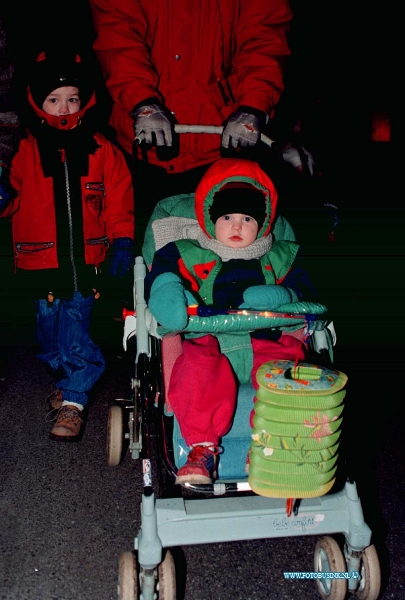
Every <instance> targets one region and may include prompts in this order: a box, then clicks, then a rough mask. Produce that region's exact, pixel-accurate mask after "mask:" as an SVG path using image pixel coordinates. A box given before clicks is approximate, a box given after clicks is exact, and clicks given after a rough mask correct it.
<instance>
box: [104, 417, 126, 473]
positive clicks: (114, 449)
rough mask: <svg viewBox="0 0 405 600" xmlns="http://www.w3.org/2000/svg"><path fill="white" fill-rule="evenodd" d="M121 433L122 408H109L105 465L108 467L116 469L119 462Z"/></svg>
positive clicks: (122, 428) (122, 427)
mask: <svg viewBox="0 0 405 600" xmlns="http://www.w3.org/2000/svg"><path fill="white" fill-rule="evenodd" d="M123 431H124V426H123V417H122V408H121V407H120V406H111V408H110V411H109V413H108V423H107V463H108V466H109V467H116V466H117V465H119V464H120V462H121V456H122V443H123Z"/></svg>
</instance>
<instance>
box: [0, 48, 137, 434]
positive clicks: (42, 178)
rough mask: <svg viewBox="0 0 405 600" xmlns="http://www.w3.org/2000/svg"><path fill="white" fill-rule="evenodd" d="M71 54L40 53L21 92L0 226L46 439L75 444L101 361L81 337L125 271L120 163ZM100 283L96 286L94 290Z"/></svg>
mask: <svg viewBox="0 0 405 600" xmlns="http://www.w3.org/2000/svg"><path fill="white" fill-rule="evenodd" d="M89 81H90V77H89V74H88V73H87V72H86V70H85V67H84V64H83V63H82V62H81V61H80V58H79V57H78V56H77V55H76V54H75V53H73V54H69V53H68V52H65V53H63V52H60V53H57V54H56V55H52V54H51V53H46V54H45V53H42V54H41V55H40V56H39V57H38V61H37V62H36V64H35V66H34V67H33V69H32V73H31V77H30V80H29V86H28V101H29V105H30V109H31V114H30V118H29V121H28V131H27V136H26V138H25V139H23V140H22V141H21V144H20V147H19V150H18V152H17V154H16V155H15V157H14V159H13V161H12V164H11V172H10V179H11V184H12V185H13V187H14V188H15V190H16V192H17V196H16V198H14V199H12V200H11V201H10V202H9V203H8V204H6V205H5V206H4V207H3V209H2V210H1V212H0V216H2V217H9V218H11V220H12V235H13V245H14V256H15V259H14V260H15V271H16V274H17V276H18V277H19V280H20V286H19V287H20V288H21V290H24V291H25V294H26V295H32V296H33V298H34V301H35V306H36V322H37V337H38V341H39V342H40V344H41V348H42V352H41V354H39V358H40V359H41V360H43V361H44V362H45V363H47V364H48V365H49V367H50V368H51V370H52V371H53V372H54V374H55V377H56V387H55V391H54V393H53V394H52V395H51V399H50V400H51V407H52V408H53V409H58V413H57V418H56V422H55V423H54V425H53V428H52V431H51V432H50V437H51V438H52V439H54V440H61V441H76V440H78V439H79V438H80V436H81V434H82V426H83V420H84V413H85V408H86V404H87V402H88V393H89V391H90V390H91V388H92V387H93V385H94V384H95V382H96V381H97V380H98V379H99V378H100V376H101V374H102V373H103V370H104V368H105V361H104V358H103V355H102V352H101V350H100V348H99V347H98V346H97V345H96V344H95V343H94V342H93V341H92V339H91V338H90V335H89V323H90V317H91V311H92V306H93V303H94V301H95V299H97V298H98V297H99V296H100V293H101V294H102V293H103V285H104V286H105V278H104V273H103V275H101V274H100V273H101V265H102V264H103V262H104V261H105V259H106V258H107V254H108V249H109V247H110V246H112V249H113V259H112V262H111V274H112V275H118V276H123V275H124V274H125V272H127V271H128V269H129V268H130V267H131V264H132V262H133V256H132V254H133V253H132V248H133V244H134V217H133V214H134V210H133V189H132V183H131V175H130V172H129V170H128V167H127V164H126V162H125V160H124V157H123V155H122V154H121V153H120V151H119V150H117V148H115V147H114V146H113V145H112V144H111V143H110V142H109V141H108V140H107V139H106V138H105V137H104V136H103V135H101V134H100V133H98V132H97V130H96V127H95V124H94V122H93V120H94V119H93V120H92V112H93V107H94V106H95V103H96V99H95V94H94V90H93V88H92V86H91V84H90V83H89ZM103 281H104V284H103Z"/></svg>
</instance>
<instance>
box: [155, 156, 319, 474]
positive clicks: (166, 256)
mask: <svg viewBox="0 0 405 600" xmlns="http://www.w3.org/2000/svg"><path fill="white" fill-rule="evenodd" d="M276 206H277V192H276V190H275V188H274V185H273V183H272V181H271V180H270V179H269V178H268V177H267V175H266V174H265V173H264V172H263V171H262V170H261V169H260V167H259V165H258V164H257V163H254V162H251V161H247V160H237V159H221V160H219V161H217V162H216V163H214V165H213V166H211V167H210V168H209V169H208V171H207V172H206V174H205V175H204V177H203V178H202V180H201V182H200V184H199V185H198V187H197V190H196V193H195V214H196V217H197V222H196V223H195V225H192V226H190V225H189V224H188V225H187V234H186V235H185V237H187V238H188V239H181V240H179V241H176V242H171V243H169V244H166V245H165V246H164V247H163V248H161V249H159V250H158V251H157V252H156V253H155V255H154V258H153V262H152V265H151V269H150V272H149V273H148V275H147V277H146V281H145V290H146V297H147V300H148V299H149V308H150V310H151V312H152V314H153V315H154V316H155V318H156V320H157V321H158V323H160V324H161V325H162V326H164V327H165V328H167V329H170V330H172V331H181V330H182V329H184V327H185V326H186V325H187V320H188V317H187V304H192V303H196V304H205V305H208V306H210V305H213V306H215V307H216V308H220V309H235V308H238V307H241V308H250V309H257V310H277V308H278V307H279V306H281V305H282V304H285V303H289V302H295V301H297V300H302V299H304V294H305V300H314V299H315V296H314V292H313V289H312V285H311V282H310V280H309V278H308V276H307V274H306V272H305V271H304V270H303V269H302V268H300V267H299V266H298V264H297V260H296V259H297V255H298V251H299V246H298V244H296V243H295V242H293V241H288V240H285V239H282V235H281V236H279V237H278V238H277V239H276V238H275V237H274V235H273V230H274V224H275V214H276ZM280 233H281V232H280ZM190 294H191V295H192V297H193V299H191V301H190V298H191V297H190ZM185 337H186V339H185V340H184V343H183V352H182V355H181V356H180V357H179V358H178V359H177V361H176V363H175V365H174V368H173V372H172V375H171V379H170V385H169V390H168V392H169V397H170V402H171V405H172V408H173V411H174V414H175V415H176V418H177V420H178V423H179V426H180V430H181V433H182V435H183V437H184V439H185V441H186V444H187V445H189V446H190V447H191V450H190V452H189V454H188V458H187V462H186V464H185V465H184V466H182V467H181V468H180V469H179V470H178V473H177V479H176V481H177V483H185V482H190V483H209V482H211V481H212V478H213V477H214V476H215V466H216V455H217V454H218V452H219V443H220V440H221V437H222V436H224V435H225V434H226V433H227V432H228V430H229V429H230V427H231V424H232V419H233V416H234V412H235V403H236V398H237V385H238V380H239V382H242V383H244V382H245V381H242V380H241V376H240V373H241V372H242V371H243V368H241V361H240V356H239V363H238V360H236V359H235V356H237V354H236V355H235V352H229V351H228V350H229V344H228V342H229V337H228V339H227V336H225V337H221V334H219V335H218V334H216V335H210V334H209V335H201V336H200V337H197V336H194V337H193V336H192V335H190V334H188V335H186V336H185ZM238 340H239V342H240V343H242V345H243V344H244V343H245V340H243V338H242V337H240V338H238ZM248 340H249V345H250V343H251V348H252V350H253V357H252V356H251V354H249V351H248V350H246V352H245V357H244V356H242V362H243V363H244V364H245V365H249V369H248V371H247V378H249V377H251V380H252V381H253V382H254V381H255V378H254V376H255V373H256V370H257V368H258V367H259V366H260V365H261V364H263V363H264V362H266V361H268V360H272V359H276V358H285V359H289V360H292V359H298V360H302V359H303V358H304V350H303V348H302V345H301V344H300V342H299V341H298V340H297V339H296V338H295V337H293V336H291V335H283V336H281V335H280V334H279V333H277V334H276V333H275V332H274V331H271V330H259V331H256V332H253V333H251V334H250V337H248ZM237 343H238V342H237ZM237 343H236V346H237ZM249 361H250V363H249ZM245 372H246V368H245ZM254 385H255V383H254ZM256 387H257V386H256Z"/></svg>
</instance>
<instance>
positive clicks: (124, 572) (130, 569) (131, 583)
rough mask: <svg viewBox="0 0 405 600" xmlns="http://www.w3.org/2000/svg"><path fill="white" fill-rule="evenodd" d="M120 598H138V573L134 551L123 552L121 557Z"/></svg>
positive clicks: (132, 599) (130, 599) (122, 599)
mask: <svg viewBox="0 0 405 600" xmlns="http://www.w3.org/2000/svg"><path fill="white" fill-rule="evenodd" d="M118 600H138V574H137V569H136V561H135V555H134V553H133V552H123V553H122V554H121V556H120V559H119V571H118Z"/></svg>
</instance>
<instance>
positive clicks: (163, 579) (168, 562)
mask: <svg viewBox="0 0 405 600" xmlns="http://www.w3.org/2000/svg"><path fill="white" fill-rule="evenodd" d="M158 586H159V600H176V567H175V564H174V559H173V554H172V553H171V552H170V550H166V555H165V557H164V559H163V561H162V562H161V563H160V565H159V566H158Z"/></svg>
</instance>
